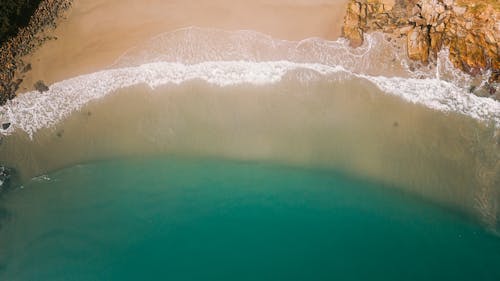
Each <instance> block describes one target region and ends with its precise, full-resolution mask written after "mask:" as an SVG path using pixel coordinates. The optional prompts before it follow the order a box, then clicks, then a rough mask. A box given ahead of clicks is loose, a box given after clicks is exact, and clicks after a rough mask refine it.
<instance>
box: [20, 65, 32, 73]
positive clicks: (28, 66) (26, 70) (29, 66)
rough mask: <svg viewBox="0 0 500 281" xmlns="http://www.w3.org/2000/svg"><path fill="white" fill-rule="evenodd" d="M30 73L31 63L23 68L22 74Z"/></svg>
mask: <svg viewBox="0 0 500 281" xmlns="http://www.w3.org/2000/svg"><path fill="white" fill-rule="evenodd" d="M28 71H31V63H28V64H27V65H25V66H24V67H23V70H21V73H26V72H28Z"/></svg>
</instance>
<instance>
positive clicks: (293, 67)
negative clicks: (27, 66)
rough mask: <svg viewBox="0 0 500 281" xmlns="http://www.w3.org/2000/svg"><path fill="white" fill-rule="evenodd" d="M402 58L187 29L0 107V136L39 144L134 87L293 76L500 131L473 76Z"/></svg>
mask: <svg viewBox="0 0 500 281" xmlns="http://www.w3.org/2000/svg"><path fill="white" fill-rule="evenodd" d="M403 53H404V50H398V49H397V48H396V47H395V46H394V45H393V44H392V43H390V42H389V41H388V40H386V39H385V38H384V36H383V35H382V34H377V33H375V34H372V35H369V36H367V37H366V40H365V44H364V45H363V46H362V47H360V48H358V49H352V48H349V47H348V44H347V42H346V41H345V40H343V39H339V40H337V41H327V40H324V39H320V38H309V39H306V40H303V41H299V42H295V41H286V40H276V39H273V38H271V37H269V36H266V35H264V34H261V33H257V32H254V31H236V32H229V31H223V30H217V29H202V28H194V27H192V28H185V29H180V30H177V31H174V32H169V33H165V34H161V35H159V36H156V37H154V38H152V39H151V40H150V41H148V42H145V43H144V44H142V45H139V46H137V47H134V48H132V49H131V50H129V51H127V52H126V53H125V54H123V55H122V56H121V57H120V58H119V59H118V60H117V61H116V62H115V63H113V65H111V66H110V67H109V68H108V69H105V70H102V71H99V72H95V73H91V74H85V75H81V76H77V77H74V78H71V79H68V80H64V81H61V82H57V83H54V84H53V85H51V86H50V90H49V91H48V92H46V93H45V94H39V93H38V92H35V91H32V92H28V93H25V94H22V95H19V96H18V97H17V98H15V99H14V100H12V101H9V102H8V103H7V104H6V105H4V106H3V107H0V121H2V122H9V123H11V126H10V127H9V128H7V129H6V130H0V134H10V133H12V132H14V131H15V130H17V129H19V130H22V131H24V132H26V133H27V134H28V135H29V136H30V137H33V136H34V134H35V133H36V132H37V131H38V130H40V129H42V128H48V127H51V126H53V125H55V124H57V123H58V122H60V121H62V120H64V119H65V118H66V117H67V116H69V115H70V114H71V113H72V112H74V111H76V110H78V109H80V108H81V107H82V106H84V105H86V104H87V103H88V102H90V101H92V100H95V99H99V98H101V97H104V96H106V95H108V94H110V93H113V92H115V91H116V90H118V89H120V88H124V87H130V86H133V85H139V84H146V85H148V86H149V87H151V88H156V87H159V86H162V85H168V84H181V83H183V82H186V81H192V80H203V81H206V82H207V83H210V84H214V85H217V86H221V87H224V86H229V85H236V84H245V83H248V84H253V85H264V84H271V83H277V82H279V81H281V80H282V79H283V78H284V77H285V76H286V75H292V76H293V78H295V79H298V80H299V81H304V82H310V81H313V80H314V79H336V80H339V79H353V78H361V79H366V80H368V81H370V82H372V83H373V84H374V85H376V86H377V87H378V88H379V89H381V90H382V91H383V92H385V93H388V94H391V95H395V96H399V97H401V98H403V99H404V100H406V101H408V102H411V103H416V104H421V105H424V106H427V107H429V108H432V109H435V110H439V111H443V112H456V113H460V114H463V115H468V116H470V117H472V118H474V119H477V120H480V121H484V122H492V123H494V124H495V126H497V127H500V103H499V102H497V101H494V100H492V99H489V98H482V97H478V96H475V95H472V94H470V93H468V92H467V90H466V89H465V87H464V85H466V84H467V82H468V81H467V77H466V76H462V75H460V74H457V73H455V70H454V69H452V67H451V66H449V65H447V64H446V63H439V64H438V65H439V66H440V67H438V68H433V67H432V66H429V67H422V68H419V69H418V70H417V71H415V70H413V71H410V67H409V65H410V64H411V63H410V62H409V61H407V60H406V59H405V58H404V56H402V55H401V54H403ZM443 56H444V55H443V54H441V57H440V59H439V61H443ZM311 72H312V73H314V74H315V75H311ZM445 77H448V78H445ZM444 79H447V80H444Z"/></svg>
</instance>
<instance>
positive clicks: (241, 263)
mask: <svg viewBox="0 0 500 281" xmlns="http://www.w3.org/2000/svg"><path fill="white" fill-rule="evenodd" d="M1 205H2V207H3V208H4V210H3V212H6V215H4V218H3V219H2V221H1V229H0V245H1V249H2V251H1V252H0V266H1V267H0V279H1V280H13V281H14V280H499V278H500V267H498V262H499V261H500V239H498V237H496V236H494V235H492V234H491V233H489V232H487V231H485V230H484V228H482V227H481V226H479V225H478V224H476V223H474V222H472V221H469V220H467V219H465V218H464V217H462V216H459V215H456V214H454V213H453V212H449V210H447V209H443V208H441V207H438V206H436V205H434V204H428V203H427V202H425V201H423V200H419V199H415V198H414V197H413V196H410V195H408V194H405V193H399V192H394V190H393V189H392V188H389V189H388V188H387V187H386V186H384V185H381V184H377V183H375V182H371V181H366V180H361V179H359V178H354V177H350V176H348V175H345V174H343V173H340V172H337V171H333V170H322V169H304V168H300V167H292V166H288V165H278V164H270V163H259V162H253V161H252V162H246V161H245V162H242V161H234V160H223V159H207V158H199V157H198V158H195V157H176V156H164V157H148V158H140V159H132V158H126V159H115V160H112V161H100V162H94V163H89V164H81V165H76V166H72V167H68V168H65V169H63V170H60V171H56V172H53V173H50V174H48V175H44V176H42V177H37V178H33V179H32V180H30V181H29V182H27V183H26V184H25V185H24V187H23V188H22V189H21V188H18V189H16V190H15V191H13V192H11V193H9V194H8V195H7V196H6V197H4V198H3V199H2V201H1Z"/></svg>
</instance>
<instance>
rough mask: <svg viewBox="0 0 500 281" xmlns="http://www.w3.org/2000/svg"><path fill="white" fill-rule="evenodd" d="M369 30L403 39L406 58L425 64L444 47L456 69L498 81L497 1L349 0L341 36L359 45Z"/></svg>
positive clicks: (499, 31)
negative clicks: (405, 46) (489, 72)
mask: <svg viewBox="0 0 500 281" xmlns="http://www.w3.org/2000/svg"><path fill="white" fill-rule="evenodd" d="M370 31H383V32H386V33H390V34H393V35H396V36H398V37H406V45H407V52H408V57H409V58H410V59H412V60H417V61H421V62H423V63H428V62H430V61H432V60H433V59H434V58H435V57H436V55H437V53H438V52H439V51H440V50H441V48H443V47H447V48H449V51H450V60H451V62H452V63H453V64H454V65H455V67H457V68H459V69H461V70H463V71H464V72H467V73H469V74H471V75H473V76H474V75H477V74H480V73H486V72H487V71H491V74H490V77H489V82H490V83H498V82H500V57H499V54H500V1H498V0H478V1H473V0H408V1H404V0H351V1H350V3H349V5H348V8H347V13H346V16H345V19H344V28H343V33H344V36H345V37H346V38H348V39H349V40H350V44H351V46H353V47H358V46H360V45H361V44H362V43H363V34H364V33H365V32H370Z"/></svg>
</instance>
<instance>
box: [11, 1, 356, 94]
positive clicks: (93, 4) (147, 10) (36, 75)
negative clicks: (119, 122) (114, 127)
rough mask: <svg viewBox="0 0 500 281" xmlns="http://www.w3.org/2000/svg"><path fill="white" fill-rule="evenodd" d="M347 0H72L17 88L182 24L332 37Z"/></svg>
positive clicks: (108, 60)
mask: <svg viewBox="0 0 500 281" xmlns="http://www.w3.org/2000/svg"><path fill="white" fill-rule="evenodd" d="M346 4H347V0H170V1H166V0H85V1H82V0H75V1H74V6H73V8H72V10H71V12H70V14H69V15H68V17H67V19H64V20H61V23H60V24H59V27H58V28H57V29H56V30H55V31H54V34H53V35H54V36H56V37H57V38H58V40H54V41H50V42H48V43H46V44H45V45H44V46H42V47H41V48H40V49H39V50H37V51H36V52H35V53H34V54H33V55H32V56H31V58H29V61H30V62H31V63H32V67H33V70H32V71H31V72H30V73H29V74H28V75H27V77H26V79H25V82H24V83H23V85H22V86H21V89H22V90H23V91H26V90H30V89H31V87H32V86H31V85H33V83H34V81H36V80H44V81H45V82H46V83H49V84H50V83H53V82H56V81H60V80H63V79H67V78H70V77H73V76H76V75H79V74H84V73H91V72H95V71H97V70H100V69H103V68H106V67H108V66H109V65H110V64H112V63H113V62H114V60H115V59H116V58H118V57H119V56H120V55H121V54H123V53H124V52H126V51H127V50H128V49H130V48H132V47H133V46H135V45H137V44H139V43H141V42H142V41H144V40H147V39H149V38H151V37H153V36H154V35H157V34H159V33H163V32H168V31H173V30H176V29H179V28H183V27H189V26H199V27H213V28H220V29H225V30H241V29H249V30H255V31H259V32H262V33H266V34H269V35H271V36H273V37H276V38H280V39H288V40H300V39H304V38H308V37H322V38H327V39H336V38H338V37H339V36H340V34H341V26H342V20H343V16H344V11H345V8H346V7H345V6H346Z"/></svg>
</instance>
